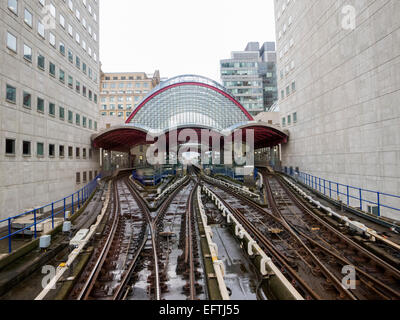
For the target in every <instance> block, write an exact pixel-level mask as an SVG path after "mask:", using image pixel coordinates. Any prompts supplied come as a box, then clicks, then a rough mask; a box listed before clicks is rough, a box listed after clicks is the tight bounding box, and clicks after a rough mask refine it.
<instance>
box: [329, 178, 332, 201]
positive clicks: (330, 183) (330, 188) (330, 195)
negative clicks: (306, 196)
mask: <svg viewBox="0 0 400 320" xmlns="http://www.w3.org/2000/svg"><path fill="white" fill-rule="evenodd" d="M329 198H332V182H331V181H330V180H329Z"/></svg>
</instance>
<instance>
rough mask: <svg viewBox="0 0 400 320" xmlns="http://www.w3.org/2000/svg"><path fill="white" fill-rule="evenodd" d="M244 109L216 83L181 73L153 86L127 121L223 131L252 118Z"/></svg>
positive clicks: (153, 125)
mask: <svg viewBox="0 0 400 320" xmlns="http://www.w3.org/2000/svg"><path fill="white" fill-rule="evenodd" d="M244 110H245V109H244V108H243V107H242V106H241V105H240V103H239V102H237V101H236V100H235V98H234V97H232V96H231V95H230V94H229V93H228V92H227V90H226V89H225V88H224V87H223V86H222V85H220V84H219V83H217V82H215V81H213V80H211V79H208V78H205V77H202V76H196V75H183V76H178V77H174V78H171V79H168V80H166V81H164V82H162V83H160V84H159V85H158V86H157V87H156V88H154V89H153V90H152V91H151V92H150V93H149V94H148V95H147V97H146V98H145V99H144V100H143V102H142V103H141V105H139V106H138V109H137V110H136V112H134V114H133V116H132V118H131V119H130V120H129V121H128V123H132V124H135V125H142V126H146V127H149V128H152V129H157V130H165V129H169V128H173V127H177V126H182V125H188V126H190V125H196V126H205V127H212V128H215V129H218V130H223V129H225V128H228V127H231V126H234V125H236V124H238V123H243V122H246V121H249V120H252V119H251V116H249V115H248V114H246V113H245V111H244ZM249 117H250V118H249Z"/></svg>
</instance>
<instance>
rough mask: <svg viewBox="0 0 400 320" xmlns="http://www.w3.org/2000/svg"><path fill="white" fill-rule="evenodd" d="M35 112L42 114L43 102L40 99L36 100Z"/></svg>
mask: <svg viewBox="0 0 400 320" xmlns="http://www.w3.org/2000/svg"><path fill="white" fill-rule="evenodd" d="M37 111H39V112H42V113H43V112H44V100H43V99H42V98H37Z"/></svg>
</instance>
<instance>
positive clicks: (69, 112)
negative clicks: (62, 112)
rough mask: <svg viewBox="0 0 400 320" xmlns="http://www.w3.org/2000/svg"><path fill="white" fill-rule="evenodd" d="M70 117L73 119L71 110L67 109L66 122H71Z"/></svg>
mask: <svg viewBox="0 0 400 320" xmlns="http://www.w3.org/2000/svg"><path fill="white" fill-rule="evenodd" d="M72 119H73V113H72V111H69V110H68V122H69V123H72Z"/></svg>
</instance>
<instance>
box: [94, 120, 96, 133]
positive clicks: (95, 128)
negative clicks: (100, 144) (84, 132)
mask: <svg viewBox="0 0 400 320" xmlns="http://www.w3.org/2000/svg"><path fill="white" fill-rule="evenodd" d="M94 130H96V131H97V121H95V122H94Z"/></svg>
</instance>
